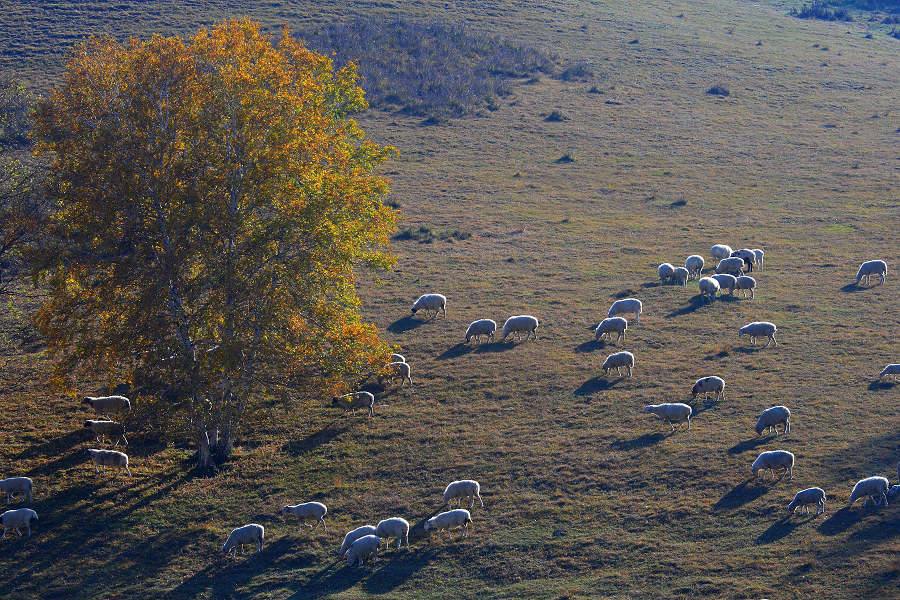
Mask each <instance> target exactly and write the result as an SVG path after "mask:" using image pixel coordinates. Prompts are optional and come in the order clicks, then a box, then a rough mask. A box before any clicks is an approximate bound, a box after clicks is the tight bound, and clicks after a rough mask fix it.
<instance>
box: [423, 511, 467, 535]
mask: <svg viewBox="0 0 900 600" xmlns="http://www.w3.org/2000/svg"><path fill="white" fill-rule="evenodd" d="M471 522H472V515H471V514H470V513H469V511H467V510H466V509H464V508H454V509H453V510H448V511H447V512H442V513H441V514H439V515H435V516H433V517H431V518H430V519H428V520H427V521H425V531H431V530H432V529H434V530H436V531H441V530H442V529H446V530H447V539H448V540H449V539H450V530H451V529H455V528H457V527H462V535H461V536H460V537H466V536H467V535H468V534H469V523H471Z"/></svg>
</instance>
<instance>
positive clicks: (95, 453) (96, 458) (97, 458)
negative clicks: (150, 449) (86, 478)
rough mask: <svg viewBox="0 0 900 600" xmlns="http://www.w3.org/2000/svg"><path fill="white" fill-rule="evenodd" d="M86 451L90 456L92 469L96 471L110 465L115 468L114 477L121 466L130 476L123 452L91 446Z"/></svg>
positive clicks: (126, 457)
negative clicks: (92, 464)
mask: <svg viewBox="0 0 900 600" xmlns="http://www.w3.org/2000/svg"><path fill="white" fill-rule="evenodd" d="M87 453H88V456H90V457H91V462H93V463H94V470H95V471H96V472H97V473H100V472H101V471H104V470H106V467H107V466H110V467H115V468H116V477H118V475H119V471H121V470H122V469H123V468H124V469H125V472H126V473H128V476H129V477H131V470H129V468H128V455H127V454H125V453H124V452H117V451H115V450H98V449H95V448H91V449H89V450H88V451H87ZM98 467H99V468H98Z"/></svg>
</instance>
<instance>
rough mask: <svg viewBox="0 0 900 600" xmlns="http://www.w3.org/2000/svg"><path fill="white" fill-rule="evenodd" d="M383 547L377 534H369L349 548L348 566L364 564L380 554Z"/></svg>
mask: <svg viewBox="0 0 900 600" xmlns="http://www.w3.org/2000/svg"><path fill="white" fill-rule="evenodd" d="M380 547H381V538H380V537H378V536H377V535H373V534H369V535H364V536H362V537H361V538H359V539H357V540H356V541H354V542H353V543H352V544H350V548H348V549H347V554H346V555H347V566H348V567H352V566H354V565H359V566H362V565H364V564H366V563H367V562H368V561H370V560H374V559H375V557H376V556H378V549H379V548H380Z"/></svg>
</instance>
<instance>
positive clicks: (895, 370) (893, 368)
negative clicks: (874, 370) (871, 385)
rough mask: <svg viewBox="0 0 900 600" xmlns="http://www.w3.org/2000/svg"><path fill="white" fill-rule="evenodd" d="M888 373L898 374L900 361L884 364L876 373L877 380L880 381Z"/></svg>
mask: <svg viewBox="0 0 900 600" xmlns="http://www.w3.org/2000/svg"><path fill="white" fill-rule="evenodd" d="M888 375H900V363H895V364H892V365H888V366H886V367H885V368H884V369H883V370H882V371H881V373H879V374H878V380H879V381H880V380H881V379H883V378H885V377H887V376H888Z"/></svg>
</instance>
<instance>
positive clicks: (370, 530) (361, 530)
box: [338, 525, 375, 556]
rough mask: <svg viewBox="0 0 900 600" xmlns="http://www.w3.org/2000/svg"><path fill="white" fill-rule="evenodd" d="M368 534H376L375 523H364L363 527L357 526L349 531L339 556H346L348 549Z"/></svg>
mask: <svg viewBox="0 0 900 600" xmlns="http://www.w3.org/2000/svg"><path fill="white" fill-rule="evenodd" d="M366 535H375V526H374V525H363V526H362V527H357V528H356V529H354V530H352V531H348V532H347V535H345V536H344V541H343V543H342V544H341V549H340V550H339V551H338V556H344V554H345V553H346V552H347V550H349V549H350V546H351V545H353V542H355V541H356V540H358V539H359V538H361V537H363V536H366Z"/></svg>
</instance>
